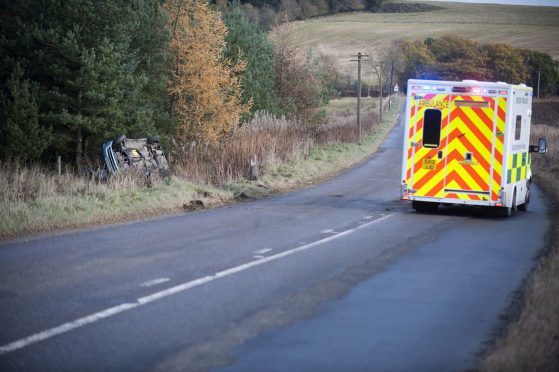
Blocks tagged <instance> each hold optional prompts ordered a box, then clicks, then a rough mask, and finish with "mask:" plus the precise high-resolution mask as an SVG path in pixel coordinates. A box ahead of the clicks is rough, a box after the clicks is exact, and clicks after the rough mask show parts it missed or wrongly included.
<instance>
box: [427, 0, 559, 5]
mask: <svg viewBox="0 0 559 372" xmlns="http://www.w3.org/2000/svg"><path fill="white" fill-rule="evenodd" d="M430 1H449V2H460V3H492V4H510V5H539V6H559V0H532V1H530V0H430Z"/></svg>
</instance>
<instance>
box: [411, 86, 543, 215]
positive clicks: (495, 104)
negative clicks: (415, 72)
mask: <svg viewBox="0 0 559 372" xmlns="http://www.w3.org/2000/svg"><path fill="white" fill-rule="evenodd" d="M531 107H532V88H529V87H526V86H525V85H523V84H521V85H512V84H506V83H501V82H478V81H471V80H464V81H461V82H455V81H430V80H409V81H408V87H407V99H406V122H405V126H406V127H405V135H404V147H403V162H402V199H403V200H411V201H412V202H413V205H414V207H416V209H424V208H425V207H427V206H431V207H433V206H436V205H439V204H465V205H478V206H493V207H500V208H504V210H505V211H508V212H509V214H510V210H511V209H515V208H516V207H517V206H521V207H520V209H523V208H524V207H525V206H527V205H528V202H529V197H530V195H529V192H530V184H531V178H532V173H531V170H530V162H531V154H530V149H531V147H530V145H529V140H530V120H531V116H532V110H531ZM534 149H536V150H537V146H535V147H534V146H533V147H532V150H534Z"/></svg>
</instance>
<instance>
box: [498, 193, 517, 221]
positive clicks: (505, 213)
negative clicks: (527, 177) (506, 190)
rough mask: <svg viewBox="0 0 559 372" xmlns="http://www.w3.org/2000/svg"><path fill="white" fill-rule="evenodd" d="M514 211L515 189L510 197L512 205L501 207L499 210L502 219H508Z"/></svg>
mask: <svg viewBox="0 0 559 372" xmlns="http://www.w3.org/2000/svg"><path fill="white" fill-rule="evenodd" d="M514 211H516V189H515V190H514V194H513V195H512V204H511V206H510V207H503V208H502V210H501V214H502V216H503V217H510V216H512V213H513V212H514Z"/></svg>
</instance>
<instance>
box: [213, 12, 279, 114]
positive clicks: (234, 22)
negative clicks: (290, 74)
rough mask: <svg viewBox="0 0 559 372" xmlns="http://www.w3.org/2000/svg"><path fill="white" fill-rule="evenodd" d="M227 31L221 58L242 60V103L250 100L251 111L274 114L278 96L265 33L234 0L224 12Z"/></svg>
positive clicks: (270, 50)
mask: <svg viewBox="0 0 559 372" xmlns="http://www.w3.org/2000/svg"><path fill="white" fill-rule="evenodd" d="M224 20H225V24H226V25H227V28H228V30H229V32H228V34H227V36H226V37H225V41H226V43H227V44H226V47H225V58H227V59H229V60H231V61H232V63H233V64H237V63H238V62H239V61H241V60H244V61H246V63H247V67H246V70H245V71H244V72H243V73H242V75H241V76H242V84H243V103H245V104H246V103H248V102H250V101H251V100H252V102H253V105H252V112H253V113H254V112H256V111H260V110H266V111H269V112H272V113H277V112H278V110H279V108H278V98H277V96H276V94H275V91H274V85H275V81H274V47H273V45H272V43H271V42H270V40H268V36H267V34H266V33H265V32H264V30H262V29H261V28H260V26H258V25H257V24H255V23H253V22H252V21H250V20H249V19H248V17H247V16H245V15H244V13H243V12H242V10H241V8H240V6H239V3H238V2H235V3H233V5H232V6H231V7H230V8H229V9H228V10H227V11H226V13H225V15H224Z"/></svg>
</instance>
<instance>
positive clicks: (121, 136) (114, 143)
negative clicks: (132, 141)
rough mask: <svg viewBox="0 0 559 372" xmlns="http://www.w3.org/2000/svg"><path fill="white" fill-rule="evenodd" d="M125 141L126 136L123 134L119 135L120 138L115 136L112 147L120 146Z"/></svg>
mask: <svg viewBox="0 0 559 372" xmlns="http://www.w3.org/2000/svg"><path fill="white" fill-rule="evenodd" d="M125 139H126V136H125V135H124V134H121V135H120V136H116V137H115V139H114V140H113V145H114V146H117V145H120V144H121V143H122V142H123V141H124V140H125Z"/></svg>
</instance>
